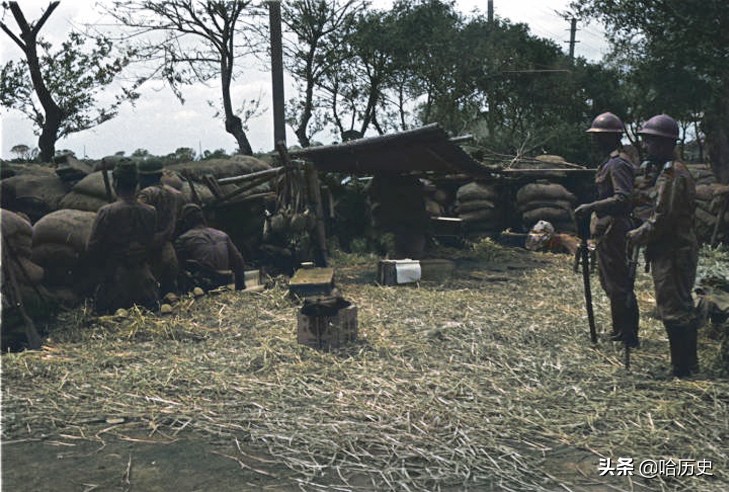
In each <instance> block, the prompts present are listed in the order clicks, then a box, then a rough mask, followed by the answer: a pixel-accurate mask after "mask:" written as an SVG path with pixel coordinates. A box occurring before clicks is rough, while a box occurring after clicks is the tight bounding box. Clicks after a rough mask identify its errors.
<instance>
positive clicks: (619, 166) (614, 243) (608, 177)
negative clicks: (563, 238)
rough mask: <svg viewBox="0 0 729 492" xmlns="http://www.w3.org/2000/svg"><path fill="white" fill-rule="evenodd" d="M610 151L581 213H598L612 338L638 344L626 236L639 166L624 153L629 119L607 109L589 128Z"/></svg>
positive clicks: (594, 226) (595, 228)
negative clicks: (593, 196) (594, 191)
mask: <svg viewBox="0 0 729 492" xmlns="http://www.w3.org/2000/svg"><path fill="white" fill-rule="evenodd" d="M587 132H588V133H590V134H591V135H592V138H593V141H594V143H595V145H596V146H597V148H598V149H599V150H600V152H601V153H602V154H603V155H605V156H606V157H605V159H604V160H603V161H602V163H601V164H600V166H599V167H598V169H597V173H596V174H595V185H596V187H597V200H596V201H593V202H590V203H585V204H583V205H580V206H579V207H577V208H576V209H575V216H576V218H577V219H578V220H583V219H585V218H586V217H588V216H589V215H591V214H592V221H591V227H590V229H591V233H592V236H593V237H594V238H595V240H596V242H597V261H598V273H599V277H600V285H601V286H602V288H603V290H604V291H605V294H607V296H608V298H609V299H610V314H611V318H612V333H611V334H610V339H611V340H613V341H622V342H624V343H625V345H626V346H628V347H637V346H638V345H639V342H638V304H637V302H636V298H635V292H634V291H633V284H634V279H633V278H632V277H631V275H630V274H629V272H628V261H627V249H626V240H625V235H626V234H627V232H628V231H629V230H631V229H632V228H633V227H635V225H634V224H633V221H632V219H631V217H630V214H631V209H632V204H631V196H632V194H633V181H634V174H635V170H634V166H633V164H632V163H631V161H630V157H629V156H628V155H627V154H626V153H624V152H622V145H621V143H620V140H621V138H622V135H623V122H622V121H621V120H620V118H618V117H617V116H615V115H614V114H613V113H602V114H600V115H598V116H597V117H596V118H595V119H594V120H593V122H592V126H590V128H589V129H588V130H587Z"/></svg>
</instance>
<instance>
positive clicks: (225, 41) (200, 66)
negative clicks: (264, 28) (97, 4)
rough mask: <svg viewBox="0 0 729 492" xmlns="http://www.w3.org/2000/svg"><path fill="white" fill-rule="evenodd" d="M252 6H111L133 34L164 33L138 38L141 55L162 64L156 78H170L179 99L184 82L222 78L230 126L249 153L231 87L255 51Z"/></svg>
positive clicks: (247, 1)
mask: <svg viewBox="0 0 729 492" xmlns="http://www.w3.org/2000/svg"><path fill="white" fill-rule="evenodd" d="M252 5H253V2H252V1H251V0H235V1H223V0H220V1H212V0H208V1H195V0H165V1H161V2H160V1H152V0H141V1H133V2H126V1H124V2H122V1H115V2H113V7H112V8H110V9H108V13H109V14H110V15H111V16H113V17H114V18H115V19H117V20H118V21H119V22H121V23H122V24H124V25H125V26H127V27H129V28H131V29H132V30H133V32H132V33H131V34H130V37H134V38H138V37H139V36H140V35H145V36H146V35H149V34H153V33H158V34H160V35H161V36H162V38H161V39H150V38H149V37H148V36H146V37H145V38H144V40H143V41H140V42H139V44H138V45H137V47H138V48H139V53H140V59H142V60H145V61H147V62H156V63H158V65H157V69H156V71H155V73H154V75H153V76H155V77H158V78H161V79H163V80H165V81H166V82H167V83H168V84H169V85H170V87H171V88H172V90H173V91H174V92H175V94H176V95H177V97H178V98H179V99H180V101H183V102H184V98H183V97H182V93H181V88H180V86H181V85H184V84H190V83H193V82H198V81H202V82H208V81H210V80H212V79H214V78H219V81H220V90H221V95H222V106H223V114H224V117H225V130H226V131H227V132H228V133H230V134H231V135H233V137H234V138H235V140H236V142H237V143H238V150H239V152H240V153H241V154H246V155H252V154H253V150H252V148H251V144H250V142H249V141H248V137H247V136H246V132H245V129H244V122H243V120H242V119H241V118H240V116H238V115H236V114H235V111H234V109H233V101H232V96H231V90H230V89H231V84H232V82H233V79H234V76H235V75H236V70H235V60H236V58H238V57H240V56H243V55H245V54H250V53H251V52H252V51H253V50H254V49H255V45H256V43H254V42H253V41H252V40H251V39H250V38H248V37H247V32H248V31H252V28H251V25H250V24H244V22H243V14H244V13H246V12H250V13H254V12H255V10H254V8H253V7H252ZM241 25H243V29H241V28H240V27H241ZM200 42H202V43H200Z"/></svg>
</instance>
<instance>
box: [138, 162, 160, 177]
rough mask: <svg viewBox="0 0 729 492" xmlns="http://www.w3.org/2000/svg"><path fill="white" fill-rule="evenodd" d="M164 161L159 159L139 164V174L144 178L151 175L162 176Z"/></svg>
mask: <svg viewBox="0 0 729 492" xmlns="http://www.w3.org/2000/svg"><path fill="white" fill-rule="evenodd" d="M163 167H164V166H163V165H162V161H161V160H159V159H145V160H143V161H142V162H140V163H139V174H140V175H142V176H146V175H150V174H162V168H163Z"/></svg>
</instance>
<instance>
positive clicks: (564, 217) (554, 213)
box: [522, 207, 573, 227]
mask: <svg viewBox="0 0 729 492" xmlns="http://www.w3.org/2000/svg"><path fill="white" fill-rule="evenodd" d="M540 220H546V221H547V222H551V223H552V225H554V223H556V222H562V223H563V222H569V221H571V220H573V217H572V213H571V212H570V211H568V210H565V209H563V208H556V207H541V208H535V209H534V210H529V211H527V212H524V214H523V215H522V222H524V224H526V225H527V226H530V227H531V226H532V225H534V224H536V223H537V222H539V221H540Z"/></svg>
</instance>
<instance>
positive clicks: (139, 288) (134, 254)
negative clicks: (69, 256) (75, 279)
mask: <svg viewBox="0 0 729 492" xmlns="http://www.w3.org/2000/svg"><path fill="white" fill-rule="evenodd" d="M156 220H157V219H156V213H155V210H154V208H152V207H151V206H149V205H145V204H142V203H139V202H137V201H133V202H128V201H123V200H120V201H117V202H114V203H111V204H109V205H105V206H103V207H101V209H99V212H98V213H97V215H96V219H95V221H94V225H93V227H92V230H91V234H90V236H89V240H88V243H87V250H88V254H89V258H90V260H91V261H92V262H93V263H94V264H95V265H97V266H98V268H97V270H98V271H99V275H100V278H99V283H98V286H97V288H96V291H95V296H94V297H95V308H96V311H97V312H99V313H109V312H114V311H116V310H117V309H119V308H128V307H130V306H132V305H133V304H139V305H141V306H144V307H147V308H149V309H156V307H157V301H158V291H157V282H156V281H155V279H154V276H153V275H152V272H151V271H150V267H149V247H150V244H151V241H152V236H153V235H154V229H155V222H156Z"/></svg>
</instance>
